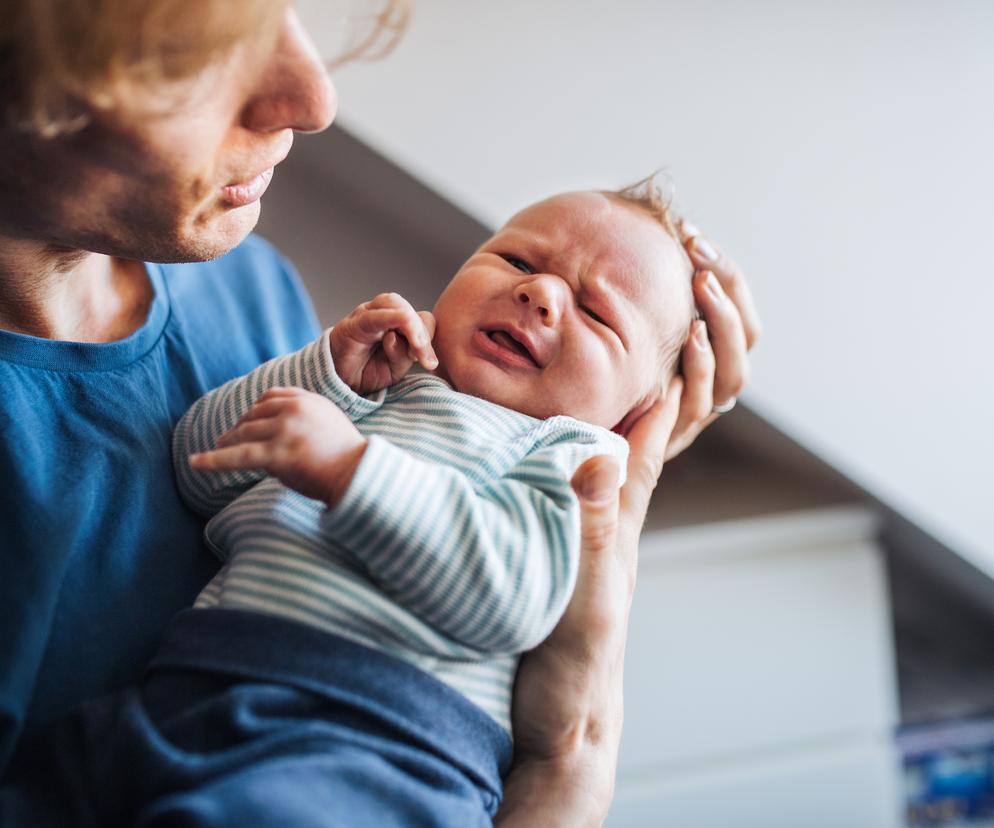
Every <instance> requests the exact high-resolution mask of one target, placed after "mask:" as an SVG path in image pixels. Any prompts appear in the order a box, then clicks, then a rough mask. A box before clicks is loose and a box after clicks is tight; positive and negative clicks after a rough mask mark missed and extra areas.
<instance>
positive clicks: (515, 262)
mask: <svg viewBox="0 0 994 828" xmlns="http://www.w3.org/2000/svg"><path fill="white" fill-rule="evenodd" d="M502 258H503V259H504V261H505V262H507V263H508V264H509V265H510V266H511V267H514V268H517V269H518V270H520V271H521V272H522V273H534V272H535V271H534V270H532V269H531V265H529V264H528V262H526V261H523V260H522V259H519V258H518V257H517V256H507V255H503V256H502Z"/></svg>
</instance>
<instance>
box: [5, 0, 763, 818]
mask: <svg viewBox="0 0 994 828" xmlns="http://www.w3.org/2000/svg"><path fill="white" fill-rule="evenodd" d="M118 6H119V8H118V9H116V10H115V13H114V15H113V16H110V15H108V14H107V13H106V12H105V11H104V10H103V8H102V6H101V5H100V4H97V3H92V2H82V0H79V1H78V2H69V1H68V0H62V2H56V0H8V3H7V5H6V7H5V9H4V11H3V12H2V13H0V78H2V79H3V83H2V86H0V107H2V112H3V116H4V117H3V123H2V125H0V152H2V157H3V159H4V163H3V165H0V387H2V388H3V391H4V393H3V395H2V396H0V423H2V429H0V473H2V474H3V476H4V481H5V483H4V489H3V494H2V495H0V571H2V572H3V573H4V574H5V578H4V580H3V583H2V585H0V601H2V603H3V605H4V607H5V613H4V616H3V617H4V620H3V621H2V622H0V625H2V632H0V641H2V647H3V649H2V651H0V656H2V660H0V767H4V766H6V765H7V763H8V761H9V760H10V757H11V755H12V754H13V753H14V751H15V748H16V745H17V742H18V740H19V738H20V736H21V735H22V733H24V732H26V731H32V730H34V729H36V728H37V727H39V726H41V725H42V724H44V723H45V722H46V721H49V720H51V719H53V718H54V717H57V716H58V715H59V714H61V713H62V712H64V711H65V710H66V709H68V708H69V707H71V706H73V705H74V704H76V703H78V702H80V701H82V700H84V699H87V698H91V697H93V696H96V695H99V694H102V693H105V692H108V691H110V690H112V689H115V688H117V687H119V686H121V685H123V684H125V683H127V682H128V681H130V680H132V679H133V678H134V677H135V676H136V674H137V672H138V671H139V670H140V668H141V665H142V664H143V663H144V661H145V659H146V658H147V657H148V655H149V654H150V652H151V650H152V648H153V646H154V644H155V641H156V639H157V636H158V633H159V632H160V631H161V630H162V628H163V627H164V625H165V623H166V621H167V620H168V618H169V617H171V615H172V614H174V613H175V612H176V611H178V610H179V609H181V608H183V607H185V606H187V605H189V603H190V602H191V601H192V599H193V596H194V595H195V594H196V593H197V592H198V591H199V590H200V588H202V587H203V585H204V584H205V583H206V582H207V580H208V579H209V578H210V576H211V575H212V574H213V567H214V564H213V563H212V561H211V558H210V556H209V554H207V553H206V552H205V551H204V549H203V548H202V542H201V540H200V531H201V528H202V527H201V524H200V521H199V520H198V519H197V518H196V517H195V516H194V515H192V514H191V513H190V512H189V511H188V510H186V509H185V507H183V505H182V504H181V503H180V501H179V499H178V497H177V495H176V493H175V490H174V489H173V488H172V484H171V475H169V474H168V473H167V472H166V470H167V469H168V463H169V439H168V438H169V434H170V432H171V429H172V426H173V425H174V424H175V421H176V419H177V418H178V417H179V415H180V414H181V413H182V412H183V411H184V410H185V409H186V408H187V407H188V406H189V404H190V403H191V402H192V401H193V400H194V399H195V398H196V397H198V396H199V395H200V394H202V393H203V392H204V391H206V390H207V389H209V388H211V387H214V386H217V385H219V384H220V383H222V382H224V381H225V380H227V379H228V378H230V377H232V376H236V375H238V374H241V373H245V372H246V371H248V370H249V369H250V368H252V367H253V366H254V365H256V364H258V363H259V362H261V361H262V360H264V359H267V358H269V357H271V356H275V355H277V354H279V353H284V352H287V351H289V350H291V349H294V348H297V347H300V346H301V345H303V344H304V342H306V341H307V340H308V339H310V338H312V337H313V336H314V335H316V322H315V320H314V315H313V311H312V310H311V308H310V305H309V302H308V300H307V298H306V296H305V295H304V294H303V291H302V289H301V287H300V285H299V283H298V281H297V279H296V276H295V274H294V273H293V271H292V268H291V267H290V266H289V265H288V264H287V262H286V261H285V260H284V259H282V257H280V256H279V255H278V254H276V253H275V252H274V251H273V250H272V249H271V248H269V247H268V246H267V245H265V244H264V243H263V242H261V241H260V240H257V239H249V240H248V241H246V242H244V243H243V239H245V237H246V235H247V234H248V233H249V232H250V231H251V229H252V227H253V226H254V225H255V222H256V219H257V217H258V213H259V201H260V199H261V197H262V194H263V193H264V191H265V187H266V184H267V183H268V181H269V178H270V177H271V175H272V174H273V168H274V167H275V166H276V165H277V164H278V163H279V162H280V161H281V160H282V159H283V158H284V157H285V155H286V153H287V152H289V150H290V145H291V143H292V136H293V131H295V130H296V131H304V132H309V131H318V130H321V129H324V128H326V127H327V126H328V125H329V124H330V123H331V121H332V119H333V117H334V114H335V108H336V104H337V101H336V98H335V92H334V89H333V87H332V85H331V82H330V80H329V79H328V77H327V74H326V72H325V69H324V67H323V65H322V63H321V61H320V59H319V56H318V55H317V54H316V53H315V50H314V47H313V44H312V43H311V41H310V39H309V38H308V36H307V34H306V32H304V31H303V29H302V27H301V25H300V22H299V20H298V19H297V17H296V15H295V13H294V11H293V10H292V8H289V7H288V6H287V5H286V4H280V3H274V2H272V0H252V2H248V0H246V2H240V3H239V4H238V6H237V8H238V14H237V16H236V17H232V16H231V9H232V6H231V4H230V3H226V2H224V1H223V0H142V1H141V2H138V0H135V2H132V3H120V4H118ZM403 12H404V6H403V4H402V3H400V2H388V3H387V4H386V7H385V9H383V10H382V13H381V17H380V20H381V24H382V29H383V30H389V29H390V27H391V24H392V23H395V22H396V21H397V20H398V19H399V18H398V15H400V17H401V18H402V17H403ZM685 232H686V229H685ZM686 234H687V236H688V250H689V252H690V254H691V257H692V259H693V260H694V262H695V264H696V265H697V266H698V267H699V268H701V272H699V273H698V275H697V277H695V296H696V299H697V302H698V305H699V306H700V307H701V309H702V312H703V314H704V318H705V320H706V323H707V331H708V332H709V334H710V338H709V337H708V333H706V332H703V330H702V334H701V335H700V336H698V337H695V338H694V341H693V342H692V344H691V345H690V346H688V348H687V350H686V351H685V352H684V355H683V375H684V381H685V385H684V390H683V394H682V398H681V395H680V393H679V388H678V390H677V392H676V393H673V394H671V395H670V396H669V398H668V401H669V402H668V405H667V406H666V407H662V406H660V407H657V408H655V409H653V410H651V411H650V412H649V413H648V414H646V415H645V416H644V417H643V418H642V420H640V421H639V423H638V424H637V425H636V426H635V428H634V429H633V431H632V432H631V434H630V441H631V444H632V460H631V463H630V466H629V471H628V483H627V484H626V486H625V487H624V489H623V490H622V493H621V498H620V502H619V501H618V499H617V498H616V497H615V496H614V495H613V494H610V492H612V489H613V486H612V483H613V481H614V480H616V477H615V475H616V473H617V472H616V470H615V469H614V468H612V466H611V464H610V461H607V460H606V459H605V458H595V459H594V460H591V461H589V462H588V463H587V464H585V465H584V466H583V467H582V468H581V469H580V470H579V471H578V472H577V475H576V477H575V478H574V481H573V482H574V487H575V488H576V490H577V493H578V495H579V496H580V500H581V504H582V506H583V517H582V522H583V548H582V563H581V573H580V577H579V581H578V585H577V589H576V592H575V595H574V598H573V600H572V602H571V604H570V607H569V609H568V611H567V614H566V616H565V618H564V619H563V621H562V622H561V623H560V625H559V626H558V627H557V628H556V630H555V632H554V633H553V634H552V636H550V638H549V639H548V640H547V641H546V642H545V643H544V644H543V645H542V646H541V647H539V649H537V650H536V651H534V652H533V653H532V654H530V655H529V656H527V657H526V658H525V660H524V662H523V663H522V666H521V669H520V672H519V678H518V683H517V687H516V706H515V710H514V734H515V743H516V756H515V764H514V766H513V768H512V771H511V773H510V776H509V777H508V779H507V780H506V783H505V800H504V805H503V806H502V809H501V811H500V812H499V814H498V822H499V823H503V824H508V825H514V824H520V825H536V824H542V825H556V824H561V825H569V826H577V825H584V824H599V822H600V821H601V820H602V819H603V817H604V815H605V814H606V812H607V808H608V806H609V804H610V799H611V793H612V787H613V777H614V768H615V763H616V754H617V747H618V742H619V739H620V729H621V685H620V682H621V665H622V659H623V654H624V638H625V627H626V623H627V613H628V607H629V603H630V599H631V591H632V588H633V586H634V565H635V551H636V545H637V537H638V531H639V529H640V527H641V523H642V520H643V518H644V515H645V510H646V508H647V505H648V499H649V495H650V494H651V491H652V488H653V487H654V485H655V481H656V478H657V477H658V473H659V471H660V469H661V466H662V460H663V456H664V453H665V455H666V456H672V455H673V454H675V453H677V452H678V451H680V450H682V449H683V448H684V447H686V446H687V445H688V444H689V443H690V442H691V441H692V440H693V438H694V437H695V436H696V434H697V433H699V431H700V430H701V429H702V428H703V427H704V426H705V425H706V424H707V423H708V422H709V421H710V419H711V418H713V416H714V413H712V412H713V407H714V405H715V403H726V404H727V403H728V401H729V400H730V399H732V398H733V397H734V395H735V394H737V393H738V391H739V390H740V389H741V387H742V386H743V384H744V382H745V377H746V372H747V364H748V363H747V356H746V351H747V347H748V346H749V345H751V343H752V341H753V340H754V339H755V336H756V335H757V333H758V322H757V318H756V315H755V311H754V310H753V308H752V303H751V299H750V297H749V293H748V289H747V287H746V285H745V282H744V280H743V279H742V277H741V275H740V273H739V272H738V270H737V268H736V267H735V265H734V264H733V263H731V262H728V261H727V260H726V259H724V258H723V257H721V256H720V255H719V254H718V253H717V252H716V251H715V250H714V248H713V247H712V246H711V245H709V244H708V243H707V242H706V241H705V240H703V239H701V238H700V237H699V236H697V235H696V233H695V232H693V231H690V232H687V233H686ZM229 251H231V252H229ZM225 254H226V255H225ZM218 257H220V258H218ZM164 262H165V263H173V264H168V265H161V264H156V263H164ZM184 263H185V264H184Z"/></svg>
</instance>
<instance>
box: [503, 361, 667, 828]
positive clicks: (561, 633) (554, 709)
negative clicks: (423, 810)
mask: <svg viewBox="0 0 994 828" xmlns="http://www.w3.org/2000/svg"><path fill="white" fill-rule="evenodd" d="M682 391H683V381H682V380H681V379H680V378H679V377H678V378H676V379H674V380H673V382H672V383H671V385H670V387H669V389H668V391H667V394H666V397H665V398H664V399H660V400H659V401H657V402H656V404H655V405H653V407H652V408H651V409H649V411H648V412H647V413H646V414H644V415H643V416H642V417H641V418H640V419H639V420H638V421H637V422H636V423H635V424H634V426H633V427H632V429H631V431H630V432H629V433H628V441H629V444H630V446H631V454H630V456H629V461H628V479H627V480H626V482H625V485H624V487H623V488H622V489H621V491H620V493H619V492H618V489H617V482H618V470H617V468H616V467H615V465H614V462H613V461H612V460H611V459H610V458H607V457H594V458H591V459H590V460H588V461H587V462H586V463H584V464H583V465H582V466H580V468H579V469H577V472H576V474H575V475H573V480H572V484H573V489H574V491H575V492H576V494H577V497H578V498H579V499H580V510H581V511H580V525H581V542H580V570H579V574H578V576H577V583H576V590H575V591H574V593H573V597H572V598H571V599H570V603H569V606H568V607H567V609H566V614H565V615H564V616H563V618H562V620H561V621H560V622H559V624H558V625H557V626H556V628H555V630H553V631H552V634H551V635H550V636H549V637H548V638H547V639H546V640H545V641H544V642H543V643H542V644H541V645H540V646H539V647H538V648H536V649H535V650H532V651H531V652H530V653H526V654H525V656H524V657H523V658H522V661H521V666H520V668H519V669H518V677H517V681H516V684H515V688H514V706H513V711H512V723H513V727H514V750H515V754H514V765H513V767H512V768H511V772H510V774H509V775H508V778H507V780H506V782H505V786H504V790H505V795H504V802H503V804H502V805H501V809H500V811H499V812H498V814H497V819H496V822H495V824H496V825H499V826H502V828H510V826H515V828H517V826H522V828H525V827H526V826H528V827H529V828H530V826H535V825H541V826H543V828H546V826H548V828H584V826H597V825H600V824H601V823H602V822H603V820H604V818H605V816H606V815H607V811H608V808H609V807H610V804H611V798H612V796H613V793H614V774H615V768H616V766H617V761H618V745H619V743H620V741H621V723H622V718H623V704H622V677H623V674H624V659H625V639H626V637H627V634H628V613H629V610H630V608H631V603H632V593H633V592H634V589H635V564H636V559H637V555H638V538H639V533H640V532H641V529H642V523H643V521H644V520H645V514H646V511H647V509H648V507H649V498H650V496H651V495H652V491H653V489H654V488H655V486H656V481H657V479H658V477H659V474H660V472H661V471H662V467H663V456H664V454H665V451H666V445H667V443H668V441H669V439H670V434H671V433H672V431H673V426H674V423H675V422H676V419H677V414H678V412H679V411H680V409H681V395H682Z"/></svg>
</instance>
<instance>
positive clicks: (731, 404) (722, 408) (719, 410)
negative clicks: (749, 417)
mask: <svg viewBox="0 0 994 828" xmlns="http://www.w3.org/2000/svg"><path fill="white" fill-rule="evenodd" d="M738 401H739V399H738V397H731V398H729V400H728V402H726V403H723V404H722V405H715V406H712V407H711V413H712V414H727V413H728V412H729V411H731V410H732V409H733V408H735V403H737V402H738Z"/></svg>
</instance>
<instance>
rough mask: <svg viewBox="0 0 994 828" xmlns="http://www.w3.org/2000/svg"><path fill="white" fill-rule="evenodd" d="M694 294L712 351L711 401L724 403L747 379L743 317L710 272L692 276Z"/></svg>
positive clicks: (746, 353) (718, 403) (735, 393)
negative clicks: (702, 316) (713, 363)
mask: <svg viewBox="0 0 994 828" xmlns="http://www.w3.org/2000/svg"><path fill="white" fill-rule="evenodd" d="M694 297H695V299H696V301H697V305H698V307H700V309H701V313H702V314H703V315H704V319H705V321H706V322H707V328H708V333H709V335H710V338H711V345H712V349H713V351H714V358H715V381H714V387H713V390H712V397H713V402H714V404H717V405H723V404H724V403H726V402H728V401H729V400H730V399H731V398H732V397H735V396H738V394H739V393H740V392H741V391H742V389H743V388H744V387H745V385H746V383H747V382H748V379H749V354H748V347H747V342H746V336H745V332H744V330H743V322H742V317H741V315H740V314H739V309H738V307H737V306H736V305H735V304H734V303H733V302H732V301H731V299H729V297H728V296H727V295H726V293H725V291H724V289H723V288H722V285H721V283H720V282H719V281H718V279H717V277H716V276H715V275H714V274H713V273H711V272H710V271H701V272H700V273H697V274H696V275H695V277H694Z"/></svg>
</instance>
